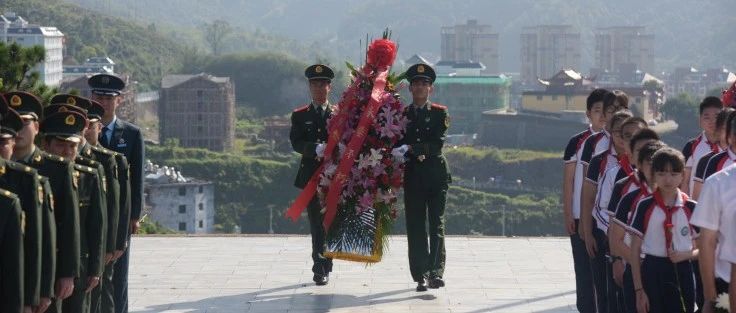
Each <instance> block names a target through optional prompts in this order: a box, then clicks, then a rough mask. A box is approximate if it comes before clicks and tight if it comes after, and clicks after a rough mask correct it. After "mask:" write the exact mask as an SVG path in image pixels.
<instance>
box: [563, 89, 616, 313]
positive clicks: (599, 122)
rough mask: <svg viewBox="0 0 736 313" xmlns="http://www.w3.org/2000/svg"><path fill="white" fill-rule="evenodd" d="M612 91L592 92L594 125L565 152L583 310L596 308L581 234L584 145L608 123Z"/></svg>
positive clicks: (568, 222)
mask: <svg viewBox="0 0 736 313" xmlns="http://www.w3.org/2000/svg"><path fill="white" fill-rule="evenodd" d="M607 93H608V91H607V90H605V89H596V90H593V92H591V93H590V95H589V96H588V99H587V103H586V115H587V116H588V120H589V121H590V126H589V127H588V129H586V130H585V131H583V132H581V133H578V134H576V135H575V136H573V137H572V138H570V140H569V142H568V144H567V147H566V148H565V154H564V156H563V161H564V165H563V177H564V179H563V181H562V186H563V192H562V194H563V214H564V217H565V229H566V231H567V233H568V234H569V235H570V244H571V246H572V255H573V263H574V269H575V286H576V288H575V289H576V293H577V300H576V303H577V309H578V311H580V312H595V295H594V293H593V278H592V277H591V275H592V273H591V271H590V259H589V258H588V254H587V253H586V252H585V242H583V239H582V238H581V237H580V232H579V226H580V190H581V188H582V185H583V176H584V174H583V164H582V163H581V162H580V156H581V154H582V150H583V145H584V143H585V141H586V139H588V138H589V137H590V136H592V135H594V134H596V133H598V132H601V131H603V127H604V126H605V124H606V121H605V119H604V114H603V97H604V95H605V94H607Z"/></svg>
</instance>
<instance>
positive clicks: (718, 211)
mask: <svg viewBox="0 0 736 313" xmlns="http://www.w3.org/2000/svg"><path fill="white" fill-rule="evenodd" d="M734 186H736V165H731V166H729V167H727V168H724V169H723V170H721V171H719V172H717V173H715V174H714V175H713V176H711V177H709V178H708V179H706V180H705V183H704V184H703V189H702V191H701V192H700V198H699V199H700V201H698V209H697V210H696V211H695V213H693V218H692V220H691V221H690V222H691V223H692V225H695V226H698V227H700V228H706V229H709V230H712V231H716V232H717V233H718V243H717V245H716V264H715V276H716V289H717V291H718V293H719V294H720V293H723V292H728V284H729V282H730V279H731V266H730V264H729V263H728V261H727V260H726V259H727V257H728V256H729V255H731V252H730V251H732V250H731V249H733V246H734V244H731V245H730V246H728V245H727V243H728V242H731V243H733V241H729V236H727V235H730V234H732V233H734V229H736V224H734V221H735V220H736V189H734ZM724 250H725V251H724ZM724 257H726V258H724Z"/></svg>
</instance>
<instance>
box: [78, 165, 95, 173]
mask: <svg viewBox="0 0 736 313" xmlns="http://www.w3.org/2000/svg"><path fill="white" fill-rule="evenodd" d="M74 169H75V170H77V171H80V172H83V173H87V174H93V175H97V171H96V170H95V169H93V168H91V167H89V166H84V165H79V164H74Z"/></svg>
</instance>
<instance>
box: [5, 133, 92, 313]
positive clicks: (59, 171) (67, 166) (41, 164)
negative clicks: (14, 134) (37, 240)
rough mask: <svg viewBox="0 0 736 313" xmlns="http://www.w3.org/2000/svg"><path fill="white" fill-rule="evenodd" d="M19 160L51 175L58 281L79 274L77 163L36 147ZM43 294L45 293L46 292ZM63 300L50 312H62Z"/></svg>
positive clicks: (55, 275) (50, 203)
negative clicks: (75, 179)
mask: <svg viewBox="0 0 736 313" xmlns="http://www.w3.org/2000/svg"><path fill="white" fill-rule="evenodd" d="M18 162H19V163H21V164H25V165H28V166H30V167H33V168H35V169H36V170H37V171H38V173H39V174H40V175H42V176H44V177H48V182H49V185H50V188H51V196H50V198H49V200H48V201H46V204H48V206H49V207H50V210H52V211H53V218H54V221H55V222H56V233H55V236H54V237H55V245H56V248H55V250H51V251H55V252H54V253H55V255H56V266H55V267H54V271H55V273H54V276H53V277H54V280H56V279H60V278H69V277H78V276H79V266H80V264H79V254H80V252H79V251H80V250H79V249H80V248H79V236H80V234H79V205H78V198H77V190H76V187H75V186H74V183H73V180H74V166H73V165H72V163H71V162H69V160H67V159H64V158H63V157H60V156H56V155H53V154H49V153H46V152H44V151H42V150H41V149H39V148H38V147H34V149H33V152H31V154H30V155H29V156H27V157H25V158H23V159H20V160H18ZM47 244H48V243H47ZM41 296H44V295H43V293H42V295H41ZM60 306H61V302H56V303H55V304H53V305H52V306H51V308H49V312H59V311H61V310H60V309H61V307H60Z"/></svg>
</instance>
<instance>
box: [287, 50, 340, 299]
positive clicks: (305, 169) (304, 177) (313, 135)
mask: <svg viewBox="0 0 736 313" xmlns="http://www.w3.org/2000/svg"><path fill="white" fill-rule="evenodd" d="M304 74H305V76H306V77H307V79H309V80H327V81H329V80H331V79H332V78H333V77H334V73H333V71H332V69H330V68H329V67H327V66H325V65H321V64H315V65H312V66H310V67H308V68H307V69H306V70H305V73H304ZM331 115H332V108H331V106H330V105H328V104H324V105H319V104H308V105H305V106H303V107H300V108H298V109H296V110H294V112H292V113H291V130H290V132H289V139H290V141H291V146H292V148H294V151H295V152H297V153H299V154H301V155H302V158H301V161H300V162H299V170H298V172H297V175H296V180H295V182H294V185H295V186H296V187H298V188H304V187H305V186H306V185H307V183H308V182H309V179H310V178H312V175H313V174H314V172H315V171H316V170H317V168H319V166H320V164H321V162H322V161H321V160H319V159H318V158H317V153H316V151H315V150H316V148H317V146H318V145H319V144H321V143H326V142H327V120H328V119H329V118H330V116H331ZM321 209H322V207H321V205H320V204H319V200H318V199H317V197H316V196H315V197H314V198H312V200H311V201H310V202H309V204H308V205H307V214H308V216H309V230H310V233H311V235H312V262H313V264H312V272H313V273H314V277H313V280H314V281H315V282H316V283H317V284H318V285H324V284H327V282H328V276H329V274H330V272H332V259H329V258H326V257H325V256H324V252H325V230H324V226H323V225H322V219H323V216H322V213H320V210H321Z"/></svg>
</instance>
